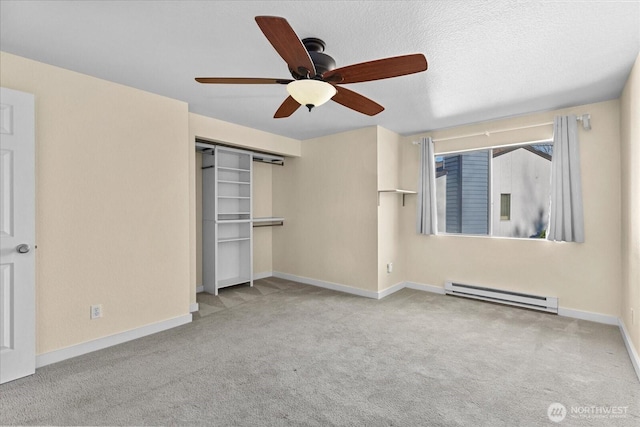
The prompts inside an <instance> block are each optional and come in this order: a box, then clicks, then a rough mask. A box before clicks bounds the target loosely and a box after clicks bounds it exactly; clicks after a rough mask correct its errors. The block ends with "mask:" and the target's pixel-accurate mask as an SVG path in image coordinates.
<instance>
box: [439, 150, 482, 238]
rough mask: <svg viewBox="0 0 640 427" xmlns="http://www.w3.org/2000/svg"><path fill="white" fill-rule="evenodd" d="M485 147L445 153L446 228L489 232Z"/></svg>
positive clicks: (449, 229) (477, 232)
mask: <svg viewBox="0 0 640 427" xmlns="http://www.w3.org/2000/svg"><path fill="white" fill-rule="evenodd" d="M489 155H490V152H489V151H477V152H473V153H467V154H455V155H451V156H445V157H444V159H443V168H444V170H446V172H447V187H446V189H447V195H446V203H447V208H446V232H447V233H463V234H488V233H489V215H490V211H489V199H490V198H489V191H490V189H489V161H490V158H489Z"/></svg>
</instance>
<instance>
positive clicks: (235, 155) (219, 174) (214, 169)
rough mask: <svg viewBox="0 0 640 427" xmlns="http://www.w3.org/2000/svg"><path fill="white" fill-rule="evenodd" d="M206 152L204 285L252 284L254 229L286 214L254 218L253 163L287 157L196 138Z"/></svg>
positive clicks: (281, 221)
mask: <svg viewBox="0 0 640 427" xmlns="http://www.w3.org/2000/svg"><path fill="white" fill-rule="evenodd" d="M196 151H198V152H200V153H202V257H203V262H202V273H203V277H202V279H203V283H202V285H203V288H204V290H205V291H206V292H208V293H211V294H214V295H218V290H219V289H220V288H224V287H227V286H233V285H238V284H241V283H249V284H250V285H251V286H253V228H254V227H271V226H278V225H284V218H282V217H264V218H254V217H253V214H252V212H253V201H252V200H253V188H252V182H253V162H254V161H255V162H262V163H267V164H271V165H283V164H284V158H283V157H280V156H274V155H270V154H265V153H256V152H252V151H247V150H241V149H237V148H233V147H228V146H224V145H213V144H209V143H204V142H197V141H196Z"/></svg>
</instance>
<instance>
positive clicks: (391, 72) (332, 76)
mask: <svg viewBox="0 0 640 427" xmlns="http://www.w3.org/2000/svg"><path fill="white" fill-rule="evenodd" d="M426 69H427V58H425V57H424V55H423V54H421V53H416V54H413V55H403V56H394V57H392V58H385V59H378V60H375V61H369V62H362V63H360V64H354V65H348V66H346V67H342V68H336V69H335V70H331V71H327V72H326V73H324V74H323V75H322V78H323V79H324V80H326V81H328V82H330V83H335V84H347V83H360V82H369V81H372V80H381V79H388V78H391V77H399V76H405V75H407V74H413V73H419V72H421V71H425V70H426Z"/></svg>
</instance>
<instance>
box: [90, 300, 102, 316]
mask: <svg viewBox="0 0 640 427" xmlns="http://www.w3.org/2000/svg"><path fill="white" fill-rule="evenodd" d="M100 317H102V304H97V305H92V306H91V319H92V320H93V319H99V318H100Z"/></svg>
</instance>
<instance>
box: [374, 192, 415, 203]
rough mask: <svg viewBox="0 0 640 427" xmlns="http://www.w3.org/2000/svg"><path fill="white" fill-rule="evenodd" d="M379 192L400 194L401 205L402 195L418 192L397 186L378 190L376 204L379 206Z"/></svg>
mask: <svg viewBox="0 0 640 427" xmlns="http://www.w3.org/2000/svg"><path fill="white" fill-rule="evenodd" d="M380 193H394V194H402V206H404V196H406V195H407V194H418V193H417V192H416V191H411V190H401V189H399V188H392V189H389V190H378V206H380Z"/></svg>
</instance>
